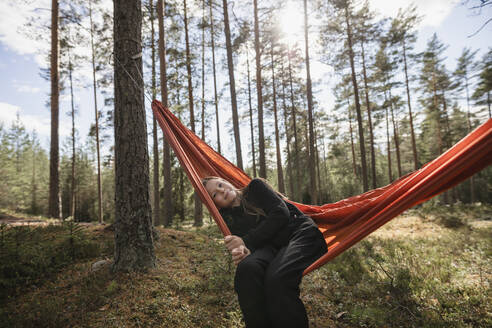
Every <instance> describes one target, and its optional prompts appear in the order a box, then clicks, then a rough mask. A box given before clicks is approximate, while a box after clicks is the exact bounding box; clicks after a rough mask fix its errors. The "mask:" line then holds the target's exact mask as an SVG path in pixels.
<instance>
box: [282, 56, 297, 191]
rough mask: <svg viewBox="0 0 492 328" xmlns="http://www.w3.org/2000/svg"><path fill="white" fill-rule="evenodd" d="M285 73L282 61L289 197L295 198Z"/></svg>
mask: <svg viewBox="0 0 492 328" xmlns="http://www.w3.org/2000/svg"><path fill="white" fill-rule="evenodd" d="M284 77H285V72H284V62H283V60H282V106H283V111H284V128H285V141H286V145H285V146H286V148H287V176H288V177H289V192H288V195H289V197H293V194H294V175H293V173H292V162H291V161H292V156H291V153H290V133H289V116H288V113H287V101H286V100H285V80H284Z"/></svg>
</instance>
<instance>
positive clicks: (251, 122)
mask: <svg viewBox="0 0 492 328" xmlns="http://www.w3.org/2000/svg"><path fill="white" fill-rule="evenodd" d="M248 54H249V51H248V50H246V68H247V70H248V104H249V126H250V129H251V155H252V156H253V177H256V176H257V175H256V154H255V134H254V126H253V106H252V103H251V77H250V71H249V55H248Z"/></svg>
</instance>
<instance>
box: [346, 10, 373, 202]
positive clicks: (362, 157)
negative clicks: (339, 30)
mask: <svg viewBox="0 0 492 328" xmlns="http://www.w3.org/2000/svg"><path fill="white" fill-rule="evenodd" d="M345 23H346V24H347V42H348V50H349V59H350V68H351V69H352V84H353V86H354V98H355V110H356V113H357V124H358V127H359V147H360V161H361V167H362V183H363V187H364V192H366V191H368V190H369V184H368V181H367V166H366V147H365V142H364V129H363V126H362V114H361V110H360V101H359V88H358V86H357V77H356V75H355V65H354V51H353V48H352V32H351V29H350V22H349V12H348V5H347V6H346V7H345Z"/></svg>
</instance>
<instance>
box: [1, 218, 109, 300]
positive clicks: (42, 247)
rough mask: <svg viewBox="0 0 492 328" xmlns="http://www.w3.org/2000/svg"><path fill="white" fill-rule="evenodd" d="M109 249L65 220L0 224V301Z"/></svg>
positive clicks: (79, 226)
mask: <svg viewBox="0 0 492 328" xmlns="http://www.w3.org/2000/svg"><path fill="white" fill-rule="evenodd" d="M109 249H112V247H111V246H110V245H107V244H104V245H100V244H99V243H96V242H95V241H93V240H91V238H89V236H88V235H87V234H86V232H85V231H84V227H83V226H81V225H79V224H77V223H74V222H72V221H67V222H65V223H63V224H62V225H48V226H46V227H34V228H32V227H29V226H17V227H7V226H6V225H1V226H0V291H1V292H0V302H4V301H5V300H7V299H8V298H9V297H11V296H12V295H15V294H16V293H17V292H18V291H20V290H22V289H23V288H25V287H27V286H31V285H37V284H39V283H40V281H41V279H43V278H47V277H50V276H51V275H52V274H55V273H57V272H59V271H60V270H61V269H62V268H64V267H65V266H67V265H69V264H73V263H74V262H76V261H80V260H82V259H87V258H94V257H96V256H98V255H100V254H102V253H107V252H108V251H109Z"/></svg>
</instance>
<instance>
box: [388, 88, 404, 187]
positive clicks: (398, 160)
mask: <svg viewBox="0 0 492 328" xmlns="http://www.w3.org/2000/svg"><path fill="white" fill-rule="evenodd" d="M389 98H390V110H391V122H392V124H393V141H394V142H395V150H396V163H397V168H398V177H401V176H402V172H401V157H400V138H399V136H398V122H397V121H396V120H395V113H394V106H393V104H394V103H393V96H392V95H391V87H390V90H389Z"/></svg>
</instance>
